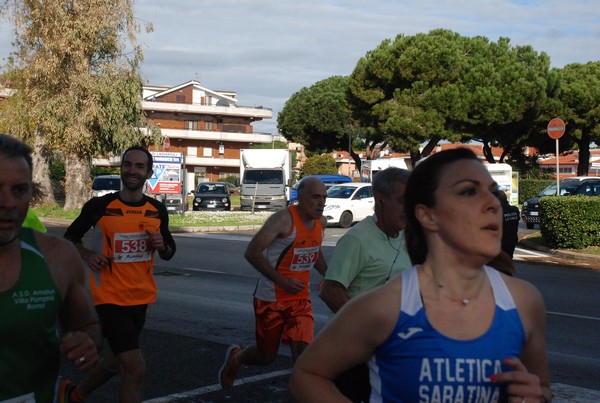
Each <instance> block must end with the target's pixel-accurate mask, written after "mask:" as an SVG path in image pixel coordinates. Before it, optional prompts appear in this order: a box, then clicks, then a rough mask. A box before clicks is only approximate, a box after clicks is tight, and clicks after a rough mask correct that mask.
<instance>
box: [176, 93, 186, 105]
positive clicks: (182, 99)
mask: <svg viewBox="0 0 600 403" xmlns="http://www.w3.org/2000/svg"><path fill="white" fill-rule="evenodd" d="M175 102H176V103H178V104H185V95H183V94H179V95H176V96H175Z"/></svg>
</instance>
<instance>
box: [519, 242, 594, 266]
mask: <svg viewBox="0 0 600 403" xmlns="http://www.w3.org/2000/svg"><path fill="white" fill-rule="evenodd" d="M518 246H520V247H522V248H525V249H530V250H535V251H538V252H544V253H548V254H550V255H553V256H556V257H561V258H565V259H576V260H583V261H594V262H597V261H598V259H599V258H600V256H597V255H588V254H585V253H580V252H571V251H568V250H560V249H552V248H549V247H547V246H543V245H539V244H537V243H535V242H532V241H528V240H527V239H523V240H521V241H519V243H518Z"/></svg>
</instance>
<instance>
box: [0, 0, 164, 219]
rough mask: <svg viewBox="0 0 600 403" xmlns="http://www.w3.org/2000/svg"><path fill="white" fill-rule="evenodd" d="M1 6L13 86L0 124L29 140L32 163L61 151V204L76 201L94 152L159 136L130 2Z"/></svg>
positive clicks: (81, 197) (50, 0) (56, 0)
mask: <svg viewBox="0 0 600 403" xmlns="http://www.w3.org/2000/svg"><path fill="white" fill-rule="evenodd" d="M2 11H3V12H4V13H7V14H9V16H10V17H11V20H12V21H14V23H15V34H16V39H15V43H14V45H15V48H16V50H15V51H14V52H13V54H12V56H11V59H10V61H9V64H8V66H6V69H7V70H8V73H7V74H6V77H7V78H8V80H9V83H10V86H11V88H13V89H15V90H16V93H15V95H14V96H13V97H11V98H10V101H9V102H7V103H5V104H6V105H4V106H3V108H4V112H3V114H2V120H3V121H2V122H0V126H1V127H2V128H3V130H5V131H7V132H9V133H11V134H13V135H15V136H17V137H20V138H22V139H24V140H25V141H28V142H30V143H31V144H32V145H33V146H34V152H35V153H36V154H37V155H38V157H39V159H36V162H37V163H40V164H43V165H46V166H47V165H48V164H49V158H50V156H51V155H53V154H55V153H57V152H60V154H61V155H62V156H63V157H64V161H65V168H66V180H65V190H66V200H65V208H77V207H80V206H81V205H82V204H83V202H84V201H85V200H86V199H87V196H88V192H86V190H87V189H89V182H90V181H89V169H90V161H91V158H92V157H99V156H107V155H114V154H118V153H119V152H121V151H122V150H123V149H124V148H126V147H128V146H130V145H132V144H144V143H145V144H147V143H148V142H149V141H160V140H159V139H160V137H159V136H160V131H159V130H158V129H157V128H155V127H153V126H152V125H151V124H150V123H149V122H148V121H146V119H145V118H144V117H143V115H142V109H141V98H140V94H141V92H142V80H141V77H140V74H139V65H140V63H141V61H142V51H141V48H140V47H139V45H137V44H136V34H137V32H139V26H138V24H137V23H136V21H135V19H134V16H133V6H132V1H131V0H117V1H105V0H103V1H96V0H94V1H92V0H81V1H76V2H64V1H60V0H46V1H43V2H26V1H21V0H11V1H6V2H5V3H4V7H3V10H2ZM144 128H147V129H149V131H150V133H152V134H153V136H152V137H151V136H148V135H147V134H146V131H145V130H144ZM40 175H45V174H44V173H40ZM34 179H38V180H40V181H41V182H45V178H39V177H38V178H34ZM46 183H47V182H46ZM47 190H48V189H47Z"/></svg>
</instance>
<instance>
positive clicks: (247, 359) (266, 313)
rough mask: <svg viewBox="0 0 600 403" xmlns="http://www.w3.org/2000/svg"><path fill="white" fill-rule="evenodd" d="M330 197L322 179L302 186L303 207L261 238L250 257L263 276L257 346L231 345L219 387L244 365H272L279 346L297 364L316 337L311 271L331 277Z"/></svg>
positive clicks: (286, 212) (277, 218)
mask: <svg viewBox="0 0 600 403" xmlns="http://www.w3.org/2000/svg"><path fill="white" fill-rule="evenodd" d="M326 197H327V192H326V189H325V185H324V184H323V182H321V181H320V180H319V179H317V178H310V179H307V180H303V181H302V182H301V183H300V185H299V187H298V205H297V206H291V207H288V208H286V209H281V210H279V211H278V212H276V213H275V214H273V215H272V216H271V217H269V219H268V220H267V222H266V223H265V225H263V227H262V228H261V229H260V230H259V231H258V232H257V233H256V235H255V236H254V238H252V241H250V244H249V245H248V248H247V249H246V253H245V257H246V259H247V260H248V262H250V264H252V266H253V267H254V268H255V269H256V270H257V271H258V272H259V273H260V278H259V279H258V283H257V285H256V290H255V292H254V314H255V318H256V343H255V344H252V345H250V346H248V347H246V348H245V349H243V350H242V349H241V348H240V347H239V346H237V345H235V344H234V345H231V346H230V347H229V349H228V350H227V352H226V353H225V362H224V364H223V366H222V367H221V369H220V370H219V382H220V383H221V386H222V387H223V388H224V389H228V388H231V387H232V386H233V384H234V381H235V377H236V376H237V373H238V371H239V368H240V367H241V365H242V364H246V365H268V364H270V363H271V362H273V361H274V360H275V358H276V357H277V351H278V350H279V344H280V343H282V342H283V343H284V344H288V345H289V346H290V348H291V350H292V359H294V360H295V359H296V358H297V357H298V355H300V353H302V351H304V349H305V348H306V346H307V345H308V343H310V342H311V341H312V339H313V336H314V319H313V316H312V306H311V302H310V299H309V297H310V293H309V281H310V272H311V269H312V268H313V267H314V268H315V269H317V270H318V271H319V272H320V273H321V274H325V271H326V270H327V264H326V262H325V259H324V258H323V254H322V253H321V242H322V241H323V231H324V228H325V226H326V225H327V220H326V219H325V218H324V217H323V209H324V208H325V199H326Z"/></svg>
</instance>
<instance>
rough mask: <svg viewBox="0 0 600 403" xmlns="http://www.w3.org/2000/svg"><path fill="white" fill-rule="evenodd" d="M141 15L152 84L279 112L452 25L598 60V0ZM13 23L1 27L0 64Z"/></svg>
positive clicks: (156, 1)
mask: <svg viewBox="0 0 600 403" xmlns="http://www.w3.org/2000/svg"><path fill="white" fill-rule="evenodd" d="M135 10H136V17H137V18H138V19H140V20H141V21H148V22H151V23H152V24H153V25H154V29H155V30H154V32H152V33H150V34H141V35H140V36H139V38H138V39H139V41H140V42H141V43H143V44H144V55H145V62H144V65H143V68H142V71H143V74H144V76H145V78H146V79H147V81H148V82H149V83H151V84H157V85H176V84H179V83H182V82H185V81H188V80H190V79H198V80H200V81H201V82H202V84H203V85H205V86H206V87H209V88H212V89H216V90H233V91H237V93H238V99H239V103H240V104H241V105H262V106H264V107H268V108H272V109H273V115H274V119H273V120H272V121H266V122H259V123H256V124H255V129H256V130H257V131H262V132H272V131H273V130H275V129H276V118H277V113H278V112H279V111H280V110H281V108H282V107H283V105H284V103H285V101H286V100H287V99H288V98H289V97H290V96H291V95H292V94H293V93H294V92H296V91H298V90H299V89H301V88H302V87H305V86H310V85H312V84H314V83H315V82H316V81H319V80H322V79H325V78H327V77H330V76H333V75H348V74H350V73H351V72H352V70H353V68H354V66H355V65H356V62H357V61H358V59H359V58H361V57H363V56H364V55H365V54H366V52H368V51H369V50H372V49H374V48H375V47H376V46H377V45H379V43H381V41H382V40H384V39H386V38H394V37H395V36H396V35H398V34H404V35H414V34H416V33H419V32H428V31H430V30H432V29H435V28H447V29H451V30H453V31H456V32H458V33H459V34H461V35H464V36H475V35H482V36H486V37H488V38H489V39H490V40H492V41H496V40H497V39H498V37H500V36H504V37H508V38H510V39H511V43H512V44H513V45H531V46H532V47H533V48H534V49H535V50H536V51H538V52H542V51H543V52H546V53H547V54H548V55H549V56H550V59H551V62H552V65H553V66H554V67H562V66H564V65H566V64H569V63H575V62H578V63H585V62H587V61H597V60H600V47H598V46H597V43H596V42H597V40H596V38H598V37H600V7H598V5H597V2H596V1H595V0H571V1H563V0H547V1H546V0H512V1H510V0H371V1H368V2H365V1H358V0H302V1H299V0H295V1H292V0H277V1H272V0H220V1H218V2H214V1H205V0H195V1H191V0H172V1H167V2H165V1H164V0H139V1H138V2H136V5H135ZM10 37H11V35H10V27H9V26H8V24H7V23H6V22H5V21H3V23H2V25H1V26H0V59H3V58H5V57H6V56H7V55H8V52H9V48H10Z"/></svg>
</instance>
